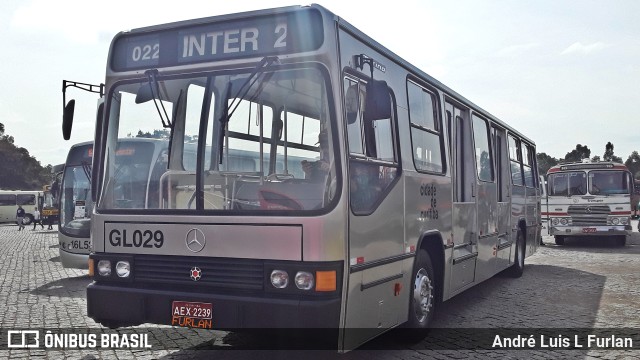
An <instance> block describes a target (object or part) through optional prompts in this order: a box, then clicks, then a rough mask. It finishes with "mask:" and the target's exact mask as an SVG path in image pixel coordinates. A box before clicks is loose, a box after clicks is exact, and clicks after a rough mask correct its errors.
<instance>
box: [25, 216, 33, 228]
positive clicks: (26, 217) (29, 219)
mask: <svg viewBox="0 0 640 360" xmlns="http://www.w3.org/2000/svg"><path fill="white" fill-rule="evenodd" d="M32 222H33V215H31V214H26V215H25V216H24V219H23V220H22V224H23V225H25V226H26V225H31V223H32Z"/></svg>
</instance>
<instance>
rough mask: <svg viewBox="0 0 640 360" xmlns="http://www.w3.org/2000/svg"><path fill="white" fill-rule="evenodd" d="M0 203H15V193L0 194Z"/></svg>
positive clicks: (12, 204)
mask: <svg viewBox="0 0 640 360" xmlns="http://www.w3.org/2000/svg"><path fill="white" fill-rule="evenodd" d="M0 205H10V206H15V205H16V196H15V195H0Z"/></svg>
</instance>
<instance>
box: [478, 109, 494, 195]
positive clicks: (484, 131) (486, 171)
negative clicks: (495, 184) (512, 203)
mask: <svg viewBox="0 0 640 360" xmlns="http://www.w3.org/2000/svg"><path fill="white" fill-rule="evenodd" d="M473 139H474V147H475V154H476V172H477V174H478V179H480V180H481V181H488V182H492V181H493V159H492V156H491V148H490V144H489V124H488V123H487V121H486V120H484V119H481V118H479V117H477V116H475V115H474V116H473Z"/></svg>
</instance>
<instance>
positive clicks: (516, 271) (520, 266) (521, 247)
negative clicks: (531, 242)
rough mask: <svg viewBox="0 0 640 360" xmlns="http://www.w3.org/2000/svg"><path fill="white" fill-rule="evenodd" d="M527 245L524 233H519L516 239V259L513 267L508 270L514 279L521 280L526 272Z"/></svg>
mask: <svg viewBox="0 0 640 360" xmlns="http://www.w3.org/2000/svg"><path fill="white" fill-rule="evenodd" d="M524 252H525V244H524V237H523V236H522V232H520V231H518V235H517V237H516V258H515V259H513V265H511V267H510V268H508V269H507V275H509V276H511V277H513V278H519V277H520V276H522V273H523V272H524V257H525V254H524Z"/></svg>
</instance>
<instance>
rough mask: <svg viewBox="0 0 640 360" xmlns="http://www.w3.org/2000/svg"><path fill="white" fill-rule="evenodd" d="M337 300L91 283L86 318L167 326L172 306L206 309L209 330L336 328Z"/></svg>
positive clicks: (115, 323)
mask: <svg viewBox="0 0 640 360" xmlns="http://www.w3.org/2000/svg"><path fill="white" fill-rule="evenodd" d="M340 300H341V298H340V297H337V298H331V299H309V300H307V299H305V300H298V299H282V298H267V297H250V296H237V295H225V294H213V293H194V292H184V291H174V290H170V288H165V289H163V290H156V289H140V288H133V287H123V286H117V285H116V286H114V285H113V284H103V283H96V282H93V283H91V284H89V286H88V287H87V314H88V316H89V317H90V318H92V319H94V320H95V321H96V322H99V323H102V324H103V325H105V326H112V327H119V326H130V325H139V324H143V323H153V324H164V325H177V324H175V323H173V324H172V320H174V319H173V317H172V310H173V309H172V303H173V302H174V301H187V302H201V303H208V304H211V305H212V314H213V315H212V319H211V323H212V326H211V328H212V329H221V330H225V329H226V330H232V329H241V328H242V329H265V328H281V329H295V328H307V329H309V328H311V329H313V328H316V329H320V328H334V329H337V328H338V327H339V321H340Z"/></svg>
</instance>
